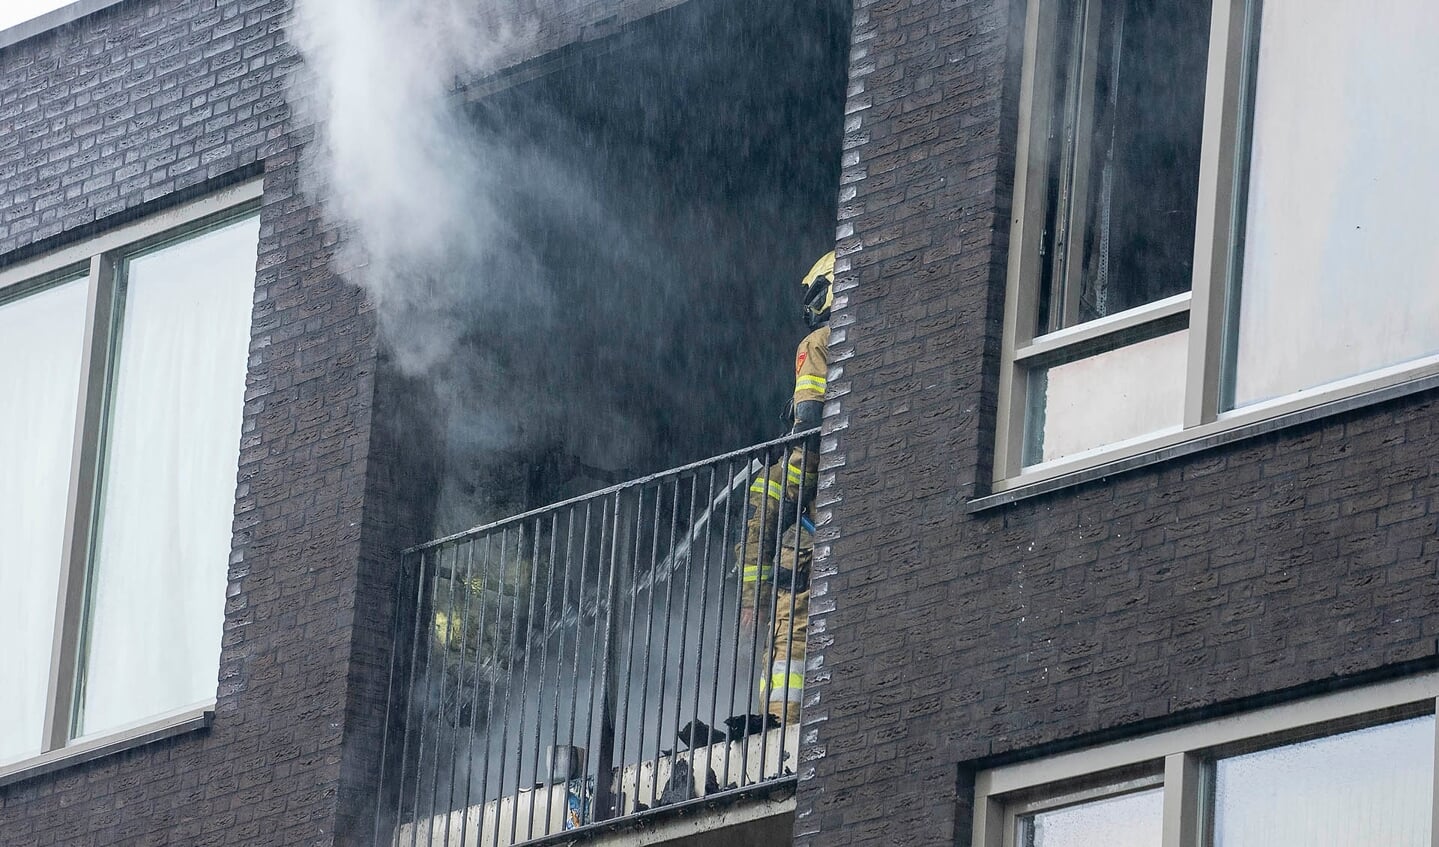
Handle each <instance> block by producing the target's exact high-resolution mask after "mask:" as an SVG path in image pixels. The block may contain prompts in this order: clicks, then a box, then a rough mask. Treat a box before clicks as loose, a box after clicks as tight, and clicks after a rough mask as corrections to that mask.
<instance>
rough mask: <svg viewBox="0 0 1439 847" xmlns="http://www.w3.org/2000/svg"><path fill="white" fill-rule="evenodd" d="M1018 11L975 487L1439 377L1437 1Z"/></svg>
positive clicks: (1141, 1)
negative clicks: (986, 419)
mask: <svg viewBox="0 0 1439 847" xmlns="http://www.w3.org/2000/svg"><path fill="white" fill-rule="evenodd" d="M1028 5H1029V10H1028V18H1027V36H1026V38H1027V40H1026V50H1025V60H1024V71H1023V75H1024V80H1023V83H1022V86H1023V87H1022V91H1023V96H1022V101H1021V116H1020V132H1019V150H1020V155H1019V162H1018V166H1017V169H1016V178H1015V196H1016V203H1015V206H1016V216H1015V219H1014V222H1013V228H1012V232H1011V248H1010V257H1009V271H1008V276H1009V292H1008V298H1007V300H1006V306H1005V309H1006V311H1005V344H1004V348H1003V372H1002V379H1001V384H1000V402H999V414H1000V421H999V427H998V429H997V439H996V462H995V470H994V480H995V484H994V488H995V490H996V491H1004V490H1006V489H1009V488H1015V487H1019V486H1023V485H1027V484H1030V483H1032V482H1037V481H1040V480H1044V479H1049V478H1053V477H1057V476H1062V475H1064V474H1066V473H1070V472H1073V471H1075V470H1079V469H1082V468H1086V467H1092V466H1095V465H1100V464H1104V463H1107V462H1110V461H1114V460H1116V459H1119V458H1124V457H1127V456H1133V455H1137V454H1139V453H1144V452H1149V451H1155V450H1158V449H1160V448H1163V447H1168V446H1171V445H1174V444H1178V443H1181V442H1184V441H1192V440H1196V439H1200V438H1203V437H1204V436H1207V435H1211V434H1213V433H1216V432H1219V431H1222V430H1226V429H1231V428H1234V427H1238V426H1242V425H1244V424H1247V423H1256V422H1258V421H1261V420H1266V419H1270V418H1275V417H1280V416H1283V415H1286V414H1290V413H1294V412H1297V411H1299V410H1303V409H1308V408H1311V407H1314V406H1318V405H1321V404H1324V403H1328V402H1331V401H1335V400H1339V399H1351V398H1360V397H1362V396H1363V395H1365V394H1366V393H1372V392H1376V391H1377V390H1378V389H1382V388H1387V387H1391V386H1395V385H1399V384H1401V383H1412V384H1413V387H1414V388H1416V389H1417V388H1419V387H1422V386H1424V385H1427V383H1426V382H1423V378H1426V377H1430V376H1433V375H1435V374H1439V286H1436V285H1434V283H1433V280H1434V279H1435V277H1436V274H1439V259H1436V258H1435V256H1433V255H1430V254H1431V253H1432V252H1433V251H1427V250H1426V249H1425V248H1423V247H1422V246H1421V245H1423V244H1426V243H1428V241H1430V240H1431V239H1429V238H1427V237H1426V236H1425V234H1424V232H1423V228H1424V226H1426V224H1427V222H1429V221H1432V220H1435V219H1436V218H1439V195H1436V194H1435V192H1433V191H1430V190H1428V187H1429V186H1432V185H1433V184H1435V183H1436V181H1439V142H1436V141H1435V139H1436V138H1439V103H1435V102H1434V100H1433V98H1430V97H1427V96H1425V95H1424V91H1425V89H1424V85H1425V81H1426V80H1428V79H1431V78H1433V77H1434V76H1435V75H1436V74H1439V53H1436V52H1435V51H1433V50H1431V49H1429V45H1432V44H1433V43H1434V41H1435V39H1436V38H1439V7H1436V6H1435V5H1434V4H1433V3H1431V2H1428V0H1395V2H1393V3H1385V4H1382V6H1381V7H1380V8H1376V9H1371V8H1368V7H1364V8H1359V7H1357V6H1355V4H1350V3H1343V2H1338V0H1325V2H1319V3H1315V2H1312V0H1262V2H1261V0H1213V2H1212V4H1211V3H1210V2H1195V1H1194V0H1063V2H1056V3H1031V4H1028ZM1361 5H1362V4H1361ZM1315 45H1325V50H1329V49H1331V48H1332V54H1331V53H1327V52H1326V53H1325V55H1326V56H1329V57H1330V58H1328V59H1326V61H1324V62H1322V63H1318V64H1316V63H1315V62H1314V61H1313V57H1314V56H1315V55H1316V53H1315V50H1316V47H1315ZM1375 396H1377V395H1375Z"/></svg>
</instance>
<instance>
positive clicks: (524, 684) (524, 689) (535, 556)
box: [510, 518, 543, 843]
mask: <svg viewBox="0 0 1439 847" xmlns="http://www.w3.org/2000/svg"><path fill="white" fill-rule="evenodd" d="M531 533H532V534H533V535H534V538H533V539H532V540H531V545H530V551H531V552H530V602H529V606H528V607H527V610H526V612H525V662H524V664H523V665H521V668H522V669H523V670H522V671H521V673H520V710H519V711H520V716H519V722H518V723H517V724H516V726H515V802H514V803H512V804H510V840H511V842H512V843H518V842H517V841H516V837H517V834H518V833H519V830H520V792H521V791H522V790H523V788H522V787H521V785H520V781H521V779H522V778H523V777H524V769H525V713H526V712H528V711H529V709H527V708H526V706H528V705H529V698H530V647H531V645H532V644H533V643H534V640H535V639H534V631H535V626H534V620H535V589H536V587H537V586H538V585H539V578H540V519H539V518H535V521H534V524H533V527H532V529H531ZM520 541H521V543H522V544H523V543H524V535H523V534H521V536H520ZM541 632H543V630H541ZM538 687H539V686H538V685H536V688H537V689H538ZM535 693H536V695H538V694H539V691H538V690H537V691H536V692H535ZM539 706H540V700H539V699H538V696H537V698H536V700H535V728H536V729H538V728H539V725H540V711H539ZM535 744H539V739H538V738H536V739H535ZM536 775H538V774H536ZM534 805H535V798H534V792H533V790H531V793H530V810H531V812H533V811H534ZM533 819H534V817H533V815H531V821H533ZM525 840H527V841H528V840H529V839H528V838H526V839H525Z"/></svg>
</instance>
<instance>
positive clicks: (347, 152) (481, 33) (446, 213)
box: [291, 0, 535, 373]
mask: <svg viewBox="0 0 1439 847" xmlns="http://www.w3.org/2000/svg"><path fill="white" fill-rule="evenodd" d="M500 6H501V4H490V3H478V2H475V0H296V4H295V10H294V17H293V20H292V24H291V34H292V37H293V38H294V41H295V44H296V46H297V47H298V48H299V49H300V53H301V55H302V57H303V59H304V64H303V66H302V68H301V69H300V70H299V71H297V73H296V76H295V78H294V80H295V82H296V83H297V84H296V85H293V86H292V92H291V93H292V97H291V100H292V103H293V104H294V107H295V109H296V110H297V112H298V115H297V117H298V118H299V119H300V121H301V122H303V123H309V124H311V125H313V126H314V127H315V128H316V132H317V137H316V139H315V142H314V143H313V144H311V145H310V146H309V147H308V148H307V149H306V152H305V161H304V163H303V164H304V167H303V174H304V188H305V190H306V192H307V193H308V194H309V195H310V196H312V197H315V198H319V199H320V201H321V203H322V206H323V208H324V210H325V213H326V215H327V216H328V218H329V220H330V221H331V222H332V223H335V224H337V225H339V226H341V227H342V228H343V229H344V230H345V231H346V233H347V235H348V236H349V237H347V238H345V239H344V240H343V243H342V245H341V248H340V249H341V251H342V254H341V256H340V257H339V258H340V261H341V263H342V266H343V267H346V268H351V269H358V270H359V271H360V272H358V273H353V274H351V275H350V276H351V277H352V279H351V281H353V282H356V283H358V284H360V285H362V286H364V287H365V288H366V289H367V290H368V292H369V294H370V296H371V298H372V300H373V302H374V304H375V306H376V309H377V311H378V314H379V316H380V320H381V325H382V327H384V328H386V329H388V330H390V331H389V332H388V333H387V338H388V341H389V343H390V344H391V346H392V349H393V350H394V352H395V355H396V357H397V360H398V363H399V365H400V367H401V368H403V369H404V370H406V371H407V372H410V373H419V372H424V371H426V370H428V369H430V368H432V367H434V366H435V365H436V364H438V363H439V362H441V361H442V360H444V359H445V358H446V357H447V356H449V355H450V352H451V351H452V350H453V349H454V346H455V341H456V340H457V339H458V338H459V336H460V335H461V334H462V333H463V331H464V328H465V323H466V322H465V320H464V317H463V315H464V313H465V312H466V311H467V310H466V304H467V303H472V302H474V301H476V300H477V299H478V298H480V297H481V296H482V295H483V292H481V291H477V290H476V287H477V286H485V285H493V284H494V282H493V280H487V279H482V278H476V277H475V276H464V278H461V275H459V274H457V273H456V271H457V269H462V268H471V269H473V268H478V267H482V266H484V265H486V264H488V263H493V261H494V260H495V254H497V253H504V254H505V255H506V257H507V259H508V260H509V261H514V257H515V255H516V253H515V250H516V248H517V247H518V245H517V239H515V237H514V235H513V232H512V231H511V229H510V227H509V226H508V225H507V224H506V222H505V220H504V217H503V216H502V215H501V214H499V213H498V211H499V210H497V209H496V208H494V206H493V204H492V201H491V199H490V198H491V197H492V192H489V191H487V190H486V188H487V184H488V183H489V181H490V180H492V179H493V178H494V174H495V173H496V171H497V170H498V169H499V167H500V164H499V163H498V162H497V161H496V160H497V159H499V158H502V157H503V156H502V153H501V152H499V151H497V150H491V149H487V147H486V142H485V141H484V139H483V138H481V137H480V136H479V135H477V134H476V133H475V132H474V130H473V129H472V128H471V127H470V126H469V125H468V124H467V122H466V119H465V116H464V115H463V113H462V112H461V103H460V98H458V97H456V96H455V95H454V89H455V86H456V83H457V81H458V80H461V79H473V78H475V77H477V76H482V75H484V74H486V73H489V72H492V71H494V70H496V69H497V68H499V67H502V66H503V64H504V62H505V61H506V57H512V56H515V55H520V54H523V51H524V50H525V47H526V45H527V44H528V43H529V42H531V41H532V40H533V37H534V31H535V26H534V25H533V23H532V22H529V21H527V20H525V19H524V18H522V17H520V16H519V15H518V14H517V13H514V12H509V11H504V10H502V9H501V8H500ZM361 251H362V252H361Z"/></svg>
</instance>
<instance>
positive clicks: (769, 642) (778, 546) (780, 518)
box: [759, 444, 798, 782]
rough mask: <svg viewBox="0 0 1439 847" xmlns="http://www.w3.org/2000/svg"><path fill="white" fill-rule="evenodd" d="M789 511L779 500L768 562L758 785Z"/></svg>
mask: <svg viewBox="0 0 1439 847" xmlns="http://www.w3.org/2000/svg"><path fill="white" fill-rule="evenodd" d="M790 446H791V445H788V444H786V445H785V447H784V449H783V450H782V451H781V452H780V457H779V459H778V462H779V464H778V466H777V467H778V468H779V477H780V479H782V480H785V482H786V483H787V482H788V480H789V448H790ZM787 507H788V504H786V503H785V501H784V499H783V497H781V499H780V501H779V506H778V507H776V508H775V521H774V550H773V551H772V552H771V553H770V554H769V562H770V581H769V585H770V588H769V600H768V602H767V605H768V607H769V614H768V615H766V616H765V619H766V621H767V623H766V626H765V632H764V637H765V645H766V647H765V655H764V660H763V665H762V666H761V668H760V677H759V678H760V679H761V680H763V681H762V682H760V693H761V694H762V695H763V696H764V702H762V703H760V721H759V727H760V729H759V738H760V742H759V781H760V782H764V781H766V779H768V777H766V776H765V774H766V772H767V771H766V767H767V766H768V764H769V717H768V715H769V714H770V705H771V704H772V703H773V702H774V662H775V656H776V655H777V653H778V647H779V645H778V644H776V643H775V638H774V635H775V627H776V624H777V623H778V622H779V566H780V554H781V553H783V552H784V531H783V530H782V529H781V528H782V527H783V526H784V520H785V509H786V508H787ZM795 522H796V524H797V523H798V519H796V521H795Z"/></svg>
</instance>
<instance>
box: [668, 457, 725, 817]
mask: <svg viewBox="0 0 1439 847" xmlns="http://www.w3.org/2000/svg"><path fill="white" fill-rule="evenodd" d="M709 472H710V476H709V484H708V485H707V486H706V487H705V502H706V503H708V504H710V505H709V512H708V513H707V514H706V515H705V516H704V520H705V531H704V535H703V536H701V537H702V538H703V539H704V545H705V547H704V553H703V555H702V557H701V560H700V561H701V564H700V574H701V576H702V579H703V581H702V582H701V583H700V629H699V637H698V638H697V639H696V642H695V643H696V644H697V645H698V646H697V649H696V650H695V654H696V657H697V658H696V659H695V701H694V712H693V714H692V716H691V717H690V762H691V763H693V762H694V760H695V754H694V749H695V730H696V729H697V726H696V725H697V724H698V723H699V719H700V702H701V701H700V696H701V694H702V693H703V691H704V684H705V678H704V671H705V650H704V645H706V644H709V643H710V642H709V641H707V640H706V639H705V632H706V630H708V629H709V605H710V603H709V599H710V548H711V547H713V546H714V544H713V543H712V536H713V527H714V517H715V514H714V501H715V469H714V466H713V465H711V466H710V469H709ZM698 489H699V482H698V481H696V482H695V490H698ZM690 511H691V517H690V524H691V529H690V531H691V532H693V531H694V529H693V524H694V517H693V511H694V508H693V506H691V509H690ZM696 540H698V539H696ZM689 555H690V564H691V566H693V564H694V545H693V543H692V544H691V545H690V554H689ZM720 586H721V587H723V586H724V582H723V579H721V582H720ZM719 604H720V607H719V609H718V610H717V612H716V614H717V615H719V617H716V618H715V621H716V623H718V622H719V621H721V620H723V619H724V618H723V615H724V592H723V591H721V592H720V596H719ZM713 643H714V645H715V649H714V675H715V684H716V685H718V684H719V658H720V651H721V647H720V645H721V644H723V643H724V638H723V637H722V633H720V631H719V627H718V626H716V627H715V639H714V642H713ZM711 712H713V708H711ZM675 723H676V724H678V723H679V719H678V718H676V719H675ZM713 725H714V715H713V714H711V715H710V726H713ZM705 768H706V769H713V765H712V762H711V761H710V738H709V733H705ZM705 785H706V788H708V783H706V784H705ZM704 793H708V791H706V792H704Z"/></svg>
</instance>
